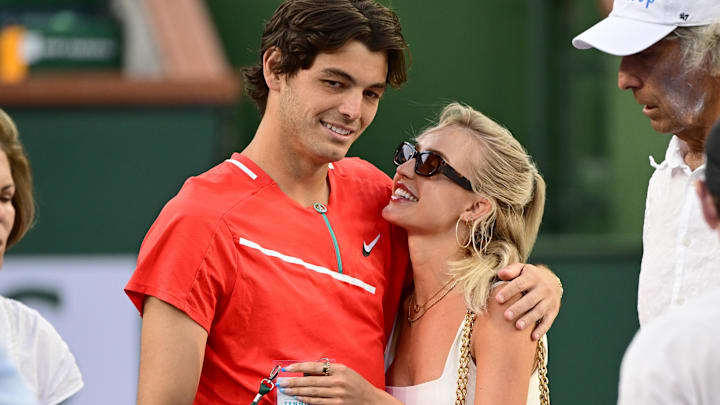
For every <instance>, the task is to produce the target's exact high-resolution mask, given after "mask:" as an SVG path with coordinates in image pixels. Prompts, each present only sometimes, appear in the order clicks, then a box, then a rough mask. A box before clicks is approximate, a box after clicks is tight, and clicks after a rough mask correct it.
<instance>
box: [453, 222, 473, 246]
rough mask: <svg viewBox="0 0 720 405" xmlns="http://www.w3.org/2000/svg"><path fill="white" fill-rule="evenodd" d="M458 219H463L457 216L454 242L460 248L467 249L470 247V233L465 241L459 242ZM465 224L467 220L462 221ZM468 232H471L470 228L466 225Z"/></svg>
mask: <svg viewBox="0 0 720 405" xmlns="http://www.w3.org/2000/svg"><path fill="white" fill-rule="evenodd" d="M460 221H463V219H462V218H458V220H457V221H456V222H455V242H457V244H458V246H460V247H461V248H462V249H467V248H468V247H470V243H472V238H471V235H468V238H467V241H466V242H465V243H461V242H460V236H459V235H458V226H459V225H460ZM463 222H464V223H465V224H466V226H467V221H463ZM468 231H469V232H468V233H469V234H472V229H470V227H469V226H468Z"/></svg>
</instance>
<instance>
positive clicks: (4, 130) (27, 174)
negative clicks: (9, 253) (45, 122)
mask: <svg viewBox="0 0 720 405" xmlns="http://www.w3.org/2000/svg"><path fill="white" fill-rule="evenodd" d="M0 148H2V150H3V152H5V155H7V159H8V162H9V163H10V171H11V173H12V178H13V182H14V183H15V195H14V196H13V198H12V205H13V207H15V223H14V224H13V228H12V230H11V231H10V235H9V236H8V240H7V247H10V246H12V245H14V244H16V243H18V242H19V241H20V239H22V237H23V236H25V233H27V231H28V230H29V229H30V228H31V227H32V225H33V222H34V221H35V198H34V197H33V181H32V172H31V170H30V161H29V160H28V157H27V154H26V153H25V149H24V148H23V146H22V144H21V143H20V138H19V136H18V130H17V127H16V126H15V123H14V122H13V120H12V119H11V118H10V116H8V115H7V114H6V113H5V111H3V110H2V109H0Z"/></svg>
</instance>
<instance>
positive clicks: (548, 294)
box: [495, 263, 563, 340]
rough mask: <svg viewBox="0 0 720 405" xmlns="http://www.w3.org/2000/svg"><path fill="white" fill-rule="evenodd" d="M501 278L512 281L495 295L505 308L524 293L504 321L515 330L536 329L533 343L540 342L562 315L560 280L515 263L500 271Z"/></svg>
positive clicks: (547, 271) (539, 269)
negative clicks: (558, 315) (504, 304)
mask: <svg viewBox="0 0 720 405" xmlns="http://www.w3.org/2000/svg"><path fill="white" fill-rule="evenodd" d="M498 276H499V277H500V278H501V279H502V280H505V281H509V283H508V284H507V285H505V286H504V287H503V288H502V289H501V290H500V291H499V292H498V294H497V295H496V297H495V299H496V300H497V302H498V303H500V304H502V303H504V302H506V301H507V300H509V299H510V298H512V297H514V296H515V295H517V294H520V293H522V294H523V297H522V298H521V299H520V300H519V301H517V302H516V303H514V304H513V305H512V306H510V308H508V309H507V311H505V319H507V320H515V319H517V318H519V319H518V320H517V321H516V322H515V327H516V328H518V329H520V330H522V329H525V327H527V326H528V325H535V324H537V326H535V329H534V330H533V333H532V339H533V340H538V339H540V338H541V337H542V336H543V335H544V334H545V333H547V331H548V330H549V329H550V326H551V325H552V323H553V322H554V321H555V317H556V316H557V314H558V312H560V302H561V300H562V294H563V287H562V283H561V282H560V279H559V278H558V277H557V276H556V275H555V273H553V272H552V271H550V269H548V268H547V267H545V266H542V265H539V266H534V265H532V264H525V263H515V264H511V265H510V266H508V267H506V268H504V269H502V270H500V271H499V272H498Z"/></svg>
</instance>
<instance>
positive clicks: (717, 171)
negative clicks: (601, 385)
mask: <svg viewBox="0 0 720 405" xmlns="http://www.w3.org/2000/svg"><path fill="white" fill-rule="evenodd" d="M705 152H706V159H705V165H706V168H705V180H702V179H698V181H697V182H696V189H697V197H698V200H699V202H700V206H701V207H702V208H701V209H702V212H703V215H704V217H705V222H706V223H707V225H708V226H710V228H712V229H713V230H714V231H713V232H714V233H715V237H716V238H719V239H720V122H719V123H718V124H716V125H715V127H714V129H713V130H712V131H711V132H710V135H709V136H708V138H707V141H706V142H705ZM714 271H716V272H720V267H716V268H715V269H714ZM718 336H720V288H712V289H708V292H707V293H705V294H704V295H702V296H701V297H699V298H694V299H692V300H690V301H689V302H688V304H687V305H685V306H684V307H682V308H677V309H672V310H670V311H668V312H667V313H666V314H664V315H662V316H660V317H658V318H657V319H655V320H654V321H653V322H650V323H649V324H648V325H646V326H645V327H643V328H642V329H641V330H640V331H639V332H638V333H637V334H636V335H635V338H634V339H633V341H632V343H631V344H630V347H629V348H628V350H627V352H626V353H625V357H624V359H623V362H622V368H621V370H620V387H619V396H618V404H619V405H637V404H654V405H663V404H667V405H671V404H673V405H674V404H683V405H711V404H720V384H718V381H720V344H718Z"/></svg>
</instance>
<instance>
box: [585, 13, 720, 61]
mask: <svg viewBox="0 0 720 405" xmlns="http://www.w3.org/2000/svg"><path fill="white" fill-rule="evenodd" d="M719 19H720V0H615V2H614V3H613V9H612V12H611V13H610V15H609V16H608V17H607V18H605V19H604V20H602V21H600V22H599V23H597V24H595V25H594V26H592V27H590V28H589V29H587V30H586V31H585V32H583V33H582V34H580V35H578V36H576V37H575V38H574V39H573V41H572V44H573V46H574V47H575V48H578V49H588V48H596V49H599V50H601V51H603V52H605V53H609V54H611V55H618V56H625V55H632V54H634V53H638V52H642V51H643V50H645V49H647V48H649V47H650V46H652V45H653V44H654V43H656V42H658V41H659V40H661V39H663V38H665V36H667V35H668V34H669V33H671V32H673V30H675V28H677V27H692V26H698V25H708V24H712V23H714V22H717V21H718V20H719Z"/></svg>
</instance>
